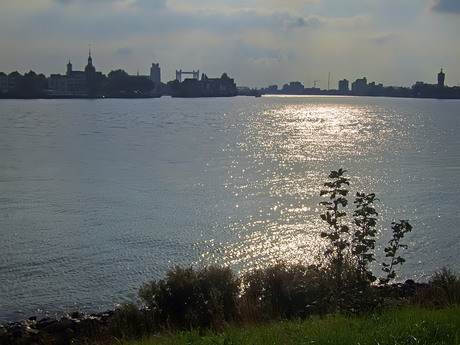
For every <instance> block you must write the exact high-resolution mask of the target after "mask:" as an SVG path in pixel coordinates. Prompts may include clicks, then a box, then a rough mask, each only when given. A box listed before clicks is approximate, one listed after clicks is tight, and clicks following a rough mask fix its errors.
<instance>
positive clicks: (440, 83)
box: [438, 68, 446, 89]
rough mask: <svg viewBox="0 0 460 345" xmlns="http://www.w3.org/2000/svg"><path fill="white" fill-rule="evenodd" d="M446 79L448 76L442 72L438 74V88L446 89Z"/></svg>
mask: <svg viewBox="0 0 460 345" xmlns="http://www.w3.org/2000/svg"><path fill="white" fill-rule="evenodd" d="M445 79H446V75H445V74H444V72H443V71H442V68H441V72H439V73H438V88H440V89H443V88H444V80H445Z"/></svg>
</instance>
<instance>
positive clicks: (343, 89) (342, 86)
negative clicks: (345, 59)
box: [339, 79, 350, 94]
mask: <svg viewBox="0 0 460 345" xmlns="http://www.w3.org/2000/svg"><path fill="white" fill-rule="evenodd" d="M349 91H350V88H349V82H348V80H346V79H343V80H339V93H341V94H347V93H348V92H349Z"/></svg>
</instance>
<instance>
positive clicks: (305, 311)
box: [240, 263, 331, 322]
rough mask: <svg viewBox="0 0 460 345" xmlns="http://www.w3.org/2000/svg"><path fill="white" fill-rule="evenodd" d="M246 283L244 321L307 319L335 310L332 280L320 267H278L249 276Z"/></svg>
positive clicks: (243, 297) (243, 298)
mask: <svg viewBox="0 0 460 345" xmlns="http://www.w3.org/2000/svg"><path fill="white" fill-rule="evenodd" d="M242 281H243V294H242V297H241V299H240V300H241V303H240V312H243V315H241V317H242V319H243V321H246V320H248V319H249V320H250V321H251V322H259V321H263V320H265V319H264V318H266V319H273V318H278V317H285V318H291V317H304V316H306V315H309V314H321V313H327V312H328V311H330V310H331V309H330V303H329V302H330V301H329V298H330V296H331V279H330V276H329V274H328V272H327V271H326V270H324V269H322V268H320V267H317V266H309V267H307V266H304V265H300V264H298V265H289V264H286V263H278V264H276V265H274V266H270V267H267V268H264V269H257V270H254V271H252V272H250V273H247V274H246V275H244V276H243V279H242ZM241 307H242V308H243V310H241ZM244 313H246V314H244ZM248 314H249V315H248Z"/></svg>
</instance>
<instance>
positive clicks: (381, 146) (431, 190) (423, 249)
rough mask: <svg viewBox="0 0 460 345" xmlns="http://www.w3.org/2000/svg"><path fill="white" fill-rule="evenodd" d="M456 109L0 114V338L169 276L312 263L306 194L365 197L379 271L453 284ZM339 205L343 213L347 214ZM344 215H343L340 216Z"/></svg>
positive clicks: (329, 100) (34, 104) (26, 103)
mask: <svg viewBox="0 0 460 345" xmlns="http://www.w3.org/2000/svg"><path fill="white" fill-rule="evenodd" d="M459 110H460V101H458V100H428V99H394V98H371V97H265V96H264V97H261V98H252V97H235V98H214V99H209V98H201V99H176V98H175V99H172V98H169V97H162V98H160V99H146V100H139V99H136V100H115V99H99V100H0V123H1V126H0V235H1V242H0V281H1V284H0V322H5V321H8V320H17V319H22V318H25V317H29V316H31V315H51V316H54V315H59V314H62V313H65V312H68V311H74V310H82V311H88V312H92V311H94V312H96V311H103V310H106V309H110V308H113V307H114V306H116V305H117V304H118V303H122V302H124V301H126V300H136V298H137V290H138V288H139V286H140V285H141V284H142V283H145V282H147V281H149V280H151V279H159V278H162V277H163V276H164V274H165V272H166V270H167V269H168V268H172V267H174V266H176V265H180V266H189V265H196V266H200V265H207V264H212V263H216V264H223V265H230V266H231V267H232V268H234V270H235V271H236V272H240V273H241V272H244V271H247V270H250V269H253V268H256V267H264V266H266V265H268V264H270V263H274V262H276V261H277V260H285V261H289V262H302V263H307V264H308V263H316V262H318V260H321V253H322V252H323V250H324V243H323V242H322V240H321V238H320V236H319V234H320V232H321V230H322V229H324V227H325V224H324V222H323V221H321V219H320V214H321V212H322V211H323V208H322V207H321V206H319V202H320V201H321V200H322V198H321V197H320V196H319V192H320V190H321V188H322V184H323V183H324V182H326V180H327V176H328V174H329V172H330V171H331V170H337V169H338V168H344V169H346V170H347V176H348V177H349V178H350V180H351V185H350V191H351V196H353V195H354V194H355V192H356V191H363V192H368V193H370V192H375V193H376V194H377V197H378V198H379V201H378V203H377V204H376V207H377V210H378V212H379V223H378V224H379V225H378V228H379V236H378V238H379V239H378V245H377V247H378V250H377V255H378V257H379V260H378V262H377V263H376V265H375V266H374V273H376V274H377V275H378V274H380V272H381V271H380V267H379V266H378V264H379V261H381V257H382V256H383V255H382V252H383V247H384V246H385V245H386V242H387V241H388V239H389V227H390V224H391V221H392V220H395V219H396V220H397V219H409V220H410V223H411V224H412V225H413V227H414V230H413V231H412V233H410V234H409V235H408V236H406V238H405V243H406V244H408V245H409V248H408V250H407V251H404V252H401V255H402V256H403V257H404V258H406V260H407V262H406V263H405V264H404V265H403V266H402V267H401V268H400V269H399V270H398V271H397V274H398V279H399V280H404V279H406V278H413V279H416V280H426V279H428V278H429V276H430V275H431V274H432V273H433V272H434V271H435V270H437V269H440V268H441V267H443V266H446V267H448V268H451V269H453V270H454V271H457V272H458V271H460V264H459V260H458V255H459V253H460V241H459V240H460V231H459V230H460V229H459V214H460V206H459V205H460V200H459V195H460V180H459V177H460V132H459V131H460V113H459ZM351 201H352V197H351V198H350V204H351V205H352V202H351ZM351 212H352V208H351V209H350V211H349V213H351Z"/></svg>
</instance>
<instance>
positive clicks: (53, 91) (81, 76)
mask: <svg viewBox="0 0 460 345" xmlns="http://www.w3.org/2000/svg"><path fill="white" fill-rule="evenodd" d="M66 67H67V68H66V74H65V75H61V74H51V76H50V77H49V78H48V85H49V93H48V94H49V95H50V96H58V97H94V96H97V95H98V92H99V91H100V88H101V84H102V81H103V79H104V75H103V74H102V72H97V71H96V68H95V67H94V65H93V58H92V57H91V50H89V54H88V63H87V65H86V66H85V70H84V71H74V70H73V66H72V63H71V62H70V60H69V62H68V63H67V66H66Z"/></svg>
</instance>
